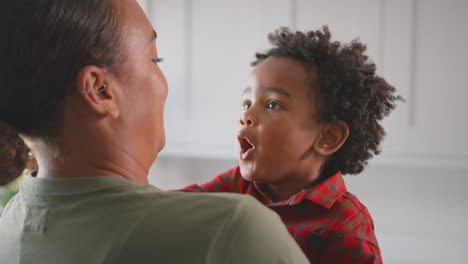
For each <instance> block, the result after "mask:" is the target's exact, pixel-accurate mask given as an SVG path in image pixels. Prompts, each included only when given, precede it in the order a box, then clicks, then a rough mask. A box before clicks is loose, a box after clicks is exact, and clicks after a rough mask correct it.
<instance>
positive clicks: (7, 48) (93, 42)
mask: <svg viewBox="0 0 468 264" xmlns="http://www.w3.org/2000/svg"><path fill="white" fill-rule="evenodd" d="M116 3H117V1H115V0H15V1H5V2H4V3H3V5H2V9H3V10H6V15H2V16H1V18H0V22H1V23H0V24H2V25H3V26H2V27H6V29H5V30H4V32H6V34H7V35H6V38H4V39H3V40H2V41H1V42H0V52H2V55H1V63H0V65H1V66H0V67H1V68H0V123H3V125H1V126H0V129H1V130H0V143H1V144H2V145H1V148H0V160H2V162H1V163H0V166H1V167H0V173H1V175H0V179H10V180H11V179H13V178H14V177H15V175H7V174H9V173H10V174H11V173H12V174H18V172H21V171H22V170H23V169H24V164H26V162H24V159H25V158H26V157H27V155H25V153H26V154H27V153H28V151H29V150H28V149H27V148H26V149H25V148H24V143H22V144H20V143H19V142H22V141H18V140H20V138H19V137H18V135H19V134H22V135H25V136H27V137H30V138H32V139H42V140H48V139H53V138H54V137H55V136H56V135H57V132H58V124H57V122H58V120H59V117H60V113H61V105H62V103H63V101H64V98H65V97H66V96H67V95H70V94H72V93H73V92H75V91H76V87H75V82H76V77H77V74H78V72H79V71H80V70H81V69H82V68H83V67H84V66H86V65H96V66H100V67H107V68H109V69H111V70H114V69H115V67H114V66H115V65H118V61H117V60H118V58H119V55H121V54H120V53H121V49H120V24H119V22H118V21H119V19H118V8H117V5H116ZM119 61H120V59H119ZM7 127H8V129H7ZM13 131H14V132H13ZM12 134H13V135H15V136H14V137H13V136H12ZM20 145H22V146H20ZM18 151H19V152H18ZM12 153H17V154H16V157H13V156H14V155H13V156H12ZM7 160H11V162H6V161H7ZM12 167H16V169H12ZM20 174H21V173H20ZM17 176H19V174H18V175H16V177H17ZM8 181H9V180H0V184H6V183H7V182H8Z"/></svg>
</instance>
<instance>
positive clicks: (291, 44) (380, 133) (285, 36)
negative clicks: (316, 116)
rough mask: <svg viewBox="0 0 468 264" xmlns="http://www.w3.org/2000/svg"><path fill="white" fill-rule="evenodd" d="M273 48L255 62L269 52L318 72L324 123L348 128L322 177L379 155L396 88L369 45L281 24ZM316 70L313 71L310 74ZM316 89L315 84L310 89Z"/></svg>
mask: <svg viewBox="0 0 468 264" xmlns="http://www.w3.org/2000/svg"><path fill="white" fill-rule="evenodd" d="M268 39H269V41H270V43H271V44H272V45H273V47H272V48H271V49H269V50H267V51H266V52H265V53H257V54H256V55H255V56H256V60H255V61H253V62H252V63H251V65H252V66H256V65H257V64H259V63H261V62H262V61H263V60H265V59H266V58H268V57H270V56H281V57H289V58H293V59H297V60H299V61H302V62H304V63H305V65H306V66H307V67H309V68H311V67H317V68H318V72H319V87H318V91H317V90H314V91H313V92H314V95H315V96H318V100H317V101H318V102H320V106H319V108H320V109H319V111H320V112H321V114H322V116H321V118H322V119H323V121H325V122H331V123H336V122H337V121H339V120H341V121H344V122H345V123H346V124H347V125H348V126H349V137H348V139H347V140H346V142H345V143H344V145H343V146H342V147H341V148H340V149H339V150H338V151H337V152H336V153H335V154H333V156H332V157H330V159H329V160H328V162H327V163H326V164H325V166H324V167H323V168H322V174H321V175H322V176H321V178H322V179H323V177H326V178H328V177H330V176H332V175H334V174H335V173H336V172H337V171H341V172H342V173H343V174H358V173H360V172H361V171H362V170H363V169H364V167H365V166H366V165H367V160H369V159H370V158H372V157H373V156H374V155H377V154H379V153H380V148H379V144H380V142H381V141H382V139H383V137H384V136H385V131H384V129H383V127H382V126H381V125H380V124H379V121H380V120H382V118H383V117H385V116H387V115H388V114H389V113H390V111H391V110H393V109H394V108H395V105H396V101H398V100H402V98H401V97H400V96H397V95H395V94H394V93H395V88H394V87H392V86H391V85H389V84H388V83H387V82H386V81H385V80H384V79H383V78H381V77H378V76H377V75H376V66H375V64H374V63H372V62H369V61H368V57H367V55H365V54H364V52H365V51H366V45H364V44H362V43H361V42H359V41H358V40H353V41H351V43H349V44H341V43H340V42H336V41H334V42H332V41H331V34H330V31H329V30H328V27H327V26H326V25H325V26H323V31H320V30H317V31H309V32H299V31H298V32H292V31H291V30H290V29H288V28H286V27H281V28H279V29H277V30H276V31H274V32H273V33H270V34H269V35H268ZM312 72H313V71H310V73H311V74H312ZM311 89H312V87H311Z"/></svg>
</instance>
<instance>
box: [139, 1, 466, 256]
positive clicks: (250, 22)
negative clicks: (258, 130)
mask: <svg viewBox="0 0 468 264" xmlns="http://www.w3.org/2000/svg"><path fill="white" fill-rule="evenodd" d="M140 3H141V4H142V6H143V7H144V8H145V10H146V12H147V14H148V16H149V17H150V19H151V21H152V23H153V25H154V27H155V29H156V31H157V32H158V39H157V48H158V52H159V56H160V57H163V58H165V61H164V62H163V63H162V64H161V67H162V69H163V72H164V73H165V75H166V77H167V79H168V82H169V97H168V101H167V107H166V113H165V124H166V134H167V144H166V148H165V149H164V150H163V151H162V152H161V154H160V156H159V158H158V160H157V162H156V163H155V164H154V166H153V168H152V170H151V173H150V182H151V184H153V185H155V186H157V187H160V188H162V189H172V188H180V187H183V186H186V185H188V184H191V183H202V182H205V181H207V180H209V179H211V178H212V177H213V176H215V175H216V174H218V173H220V172H223V171H225V170H227V169H229V168H231V167H233V166H235V164H236V159H237V151H236V139H235V135H236V127H237V123H238V118H239V111H240V93H241V91H242V90H243V89H244V88H245V86H244V85H245V81H246V77H247V75H248V73H249V72H250V70H251V68H250V66H249V63H250V62H251V61H252V60H253V58H254V54H255V52H257V51H262V50H265V49H266V48H268V47H269V44H268V41H267V34H268V33H269V32H271V31H273V30H274V29H276V28H278V27H279V26H288V27H291V28H293V29H296V30H313V29H318V28H320V27H321V26H322V25H324V24H327V25H328V26H329V27H330V30H331V32H332V34H333V36H334V38H335V39H336V40H339V41H346V42H348V41H350V40H352V39H354V38H357V37H358V38H359V39H360V40H362V41H363V42H365V43H367V44H368V54H369V56H370V57H371V58H372V60H373V61H375V63H376V64H377V67H378V72H379V74H380V75H382V76H383V77H384V78H386V79H387V81H389V82H390V83H391V84H393V85H394V86H395V87H396V88H397V89H398V92H399V94H401V95H402V96H404V97H405V98H406V103H402V104H400V105H399V107H398V108H397V109H396V110H395V111H394V112H393V113H392V114H391V116H390V117H389V118H388V119H386V120H385V121H384V126H385V128H386V130H387V137H386V138H385V140H384V142H383V145H382V149H383V152H382V154H381V155H379V156H378V157H376V158H374V159H372V160H371V161H370V163H369V166H368V167H367V168H366V169H365V171H364V173H362V174H361V175H359V176H346V177H345V179H346V182H347V185H348V188H349V190H350V191H351V192H353V193H354V194H356V195H357V196H358V197H359V198H360V199H361V201H362V202H363V203H364V204H366V206H367V207H368V208H369V210H370V212H371V214H372V216H373V218H374V220H375V224H376V233H377V236H378V239H379V243H380V246H381V250H382V255H383V258H384V262H385V263H389V264H393V263H395V264H397V263H398V264H403V263H412V264H414V263H425V264H427V263H460V264H461V263H466V260H467V259H468V189H467V187H468V139H467V137H468V107H467V104H466V101H467V98H468V85H467V78H468V66H467V64H468V51H467V49H468V1H466V0H448V1H446V0H425V1H424V0H392V1H390V0H347V1H344V0H342V1H340V0H235V1H234V0H229V1H227V0H224V1H221V0H146V1H143V0H142V1H140Z"/></svg>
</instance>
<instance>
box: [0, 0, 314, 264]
mask: <svg viewBox="0 0 468 264" xmlns="http://www.w3.org/2000/svg"><path fill="white" fill-rule="evenodd" d="M6 5H7V7H6V10H7V15H6V16H2V18H1V19H2V21H1V24H2V25H9V28H8V30H7V40H6V41H4V42H2V43H1V44H0V45H2V47H1V48H2V49H1V51H2V52H3V54H2V58H5V62H4V63H3V64H2V67H3V68H2V69H1V71H0V76H1V77H0V78H1V79H0V81H1V82H0V83H1V86H0V89H1V90H0V91H1V92H0V93H1V95H2V96H1V97H0V124H1V125H0V128H1V131H0V135H2V136H3V138H4V140H3V141H0V142H2V143H4V145H2V151H1V152H0V153H2V154H1V155H2V156H1V157H0V160H2V164H1V167H2V168H4V169H3V170H2V171H0V172H2V175H1V177H2V179H3V181H2V184H4V183H6V182H7V181H9V180H10V179H11V178H13V177H9V176H11V175H17V174H19V172H21V171H22V170H23V169H24V165H25V163H26V162H25V161H26V159H27V156H28V155H27V152H28V149H27V148H26V147H25V146H24V145H23V143H22V141H21V140H20V138H19V135H21V137H23V138H24V139H26V141H27V142H29V145H30V146H29V147H30V148H31V150H32V152H33V153H34V156H35V157H36V159H37V162H38V168H39V169H38V171H37V173H35V174H34V175H30V176H27V177H26V179H25V180H24V181H23V183H22V186H21V189H20V193H19V194H18V195H17V196H15V197H14V198H13V199H12V200H11V201H10V203H9V204H8V205H7V206H6V207H5V209H4V211H3V215H2V218H0V237H1V240H0V259H1V260H2V262H3V261H6V263H134V262H138V263H155V262H160V263H307V260H306V259H305V257H304V256H303V255H302V253H301V251H300V249H299V248H298V246H297V245H296V244H295V242H294V241H293V239H292V238H291V237H290V236H289V235H288V233H287V231H286V229H285V228H284V226H283V225H282V224H281V221H280V219H279V218H278V217H277V216H275V214H274V213H273V212H271V211H269V210H268V209H264V208H263V206H261V205H260V204H259V203H257V202H256V201H255V200H253V199H252V198H248V197H246V196H245V197H244V196H236V195H220V194H214V195H204V196H199V195H192V194H187V193H166V192H162V191H160V190H158V189H156V188H154V187H151V186H149V185H148V179H147V175H148V170H149V168H150V166H151V164H152V163H153V162H154V160H155V159H156V156H157V154H158V153H159V152H160V151H161V149H162V148H163V147H164V144H165V137H164V126H163V107H164V102H165V99H166V96H167V83H166V80H165V78H164V75H163V74H162V72H161V71H160V69H159V67H158V62H160V59H159V58H158V53H157V49H156V44H155V43H156V38H157V34H156V32H155V31H154V30H153V28H152V26H151V24H150V23H149V21H148V19H147V18H146V17H145V15H144V13H143V11H142V10H141V8H140V7H139V5H138V4H137V3H136V1H135V0H121V1H112V0H60V1H59V0H55V1H54V0H43V1H36V0H34V1H33V0H20V1H8V2H7V4H6ZM5 20H6V21H5ZM5 138H6V139H7V140H5ZM15 153H16V154H17V155H14V154H15ZM7 154H8V155H7ZM12 157H13V158H12ZM6 160H10V161H11V162H9V163H8V164H7V163H6ZM12 168H13V169H12ZM270 230H275V232H271V231H270ZM264 241H268V243H264ZM260 242H262V243H260Z"/></svg>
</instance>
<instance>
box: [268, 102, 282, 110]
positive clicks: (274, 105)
mask: <svg viewBox="0 0 468 264" xmlns="http://www.w3.org/2000/svg"><path fill="white" fill-rule="evenodd" d="M266 108H267V109H280V108H281V105H279V104H278V103H277V102H275V101H270V102H268V103H267V106H266Z"/></svg>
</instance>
